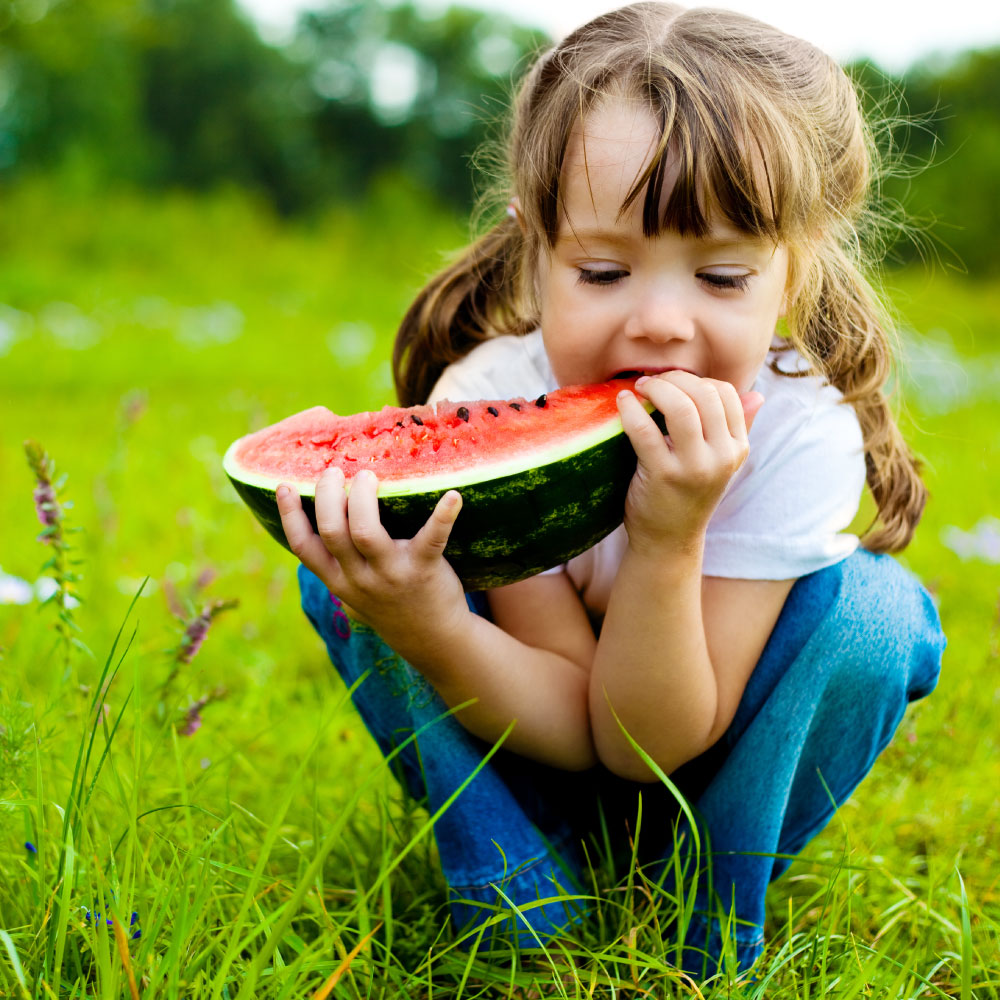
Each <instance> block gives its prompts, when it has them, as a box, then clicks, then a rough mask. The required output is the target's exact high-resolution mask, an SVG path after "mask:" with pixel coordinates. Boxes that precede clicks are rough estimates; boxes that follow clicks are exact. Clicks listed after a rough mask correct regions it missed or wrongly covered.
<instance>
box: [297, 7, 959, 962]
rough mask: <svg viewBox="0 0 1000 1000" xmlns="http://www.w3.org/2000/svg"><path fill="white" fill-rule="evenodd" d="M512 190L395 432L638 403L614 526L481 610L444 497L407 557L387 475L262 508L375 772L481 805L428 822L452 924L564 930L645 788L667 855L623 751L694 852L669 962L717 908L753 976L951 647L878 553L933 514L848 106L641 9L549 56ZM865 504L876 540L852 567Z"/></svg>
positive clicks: (765, 38)
mask: <svg viewBox="0 0 1000 1000" xmlns="http://www.w3.org/2000/svg"><path fill="white" fill-rule="evenodd" d="M508 168H509V176H508V177H507V178H506V180H505V184H506V188H505V191H504V194H505V196H506V197H507V198H509V207H508V212H507V215H506V216H505V217H504V218H502V219H501V221H500V222H499V223H498V224H497V225H496V227H495V228H494V229H493V230H492V231H491V232H489V233H487V234H486V235H485V236H484V237H483V238H482V239H480V240H479V241H478V242H477V243H475V244H473V245H472V246H471V247H470V248H469V249H468V250H467V251H466V252H465V253H464V255H463V256H462V257H461V258H460V259H459V260H458V261H457V263H455V264H454V265H453V266H452V267H450V268H449V269H447V270H446V271H445V272H443V273H442V274H440V275H439V276H438V277H436V278H435V279H434V280H433V281H432V282H431V283H430V285H429V286H428V287H427V288H426V289H425V290H424V291H423V292H422V293H421V295H420V296H419V297H418V299H417V300H416V302H415V303H414V305H413V306H412V308H411V309H410V311H409V313H408V315H407V316H406V317H405V319H404V321H403V324H402V326H401V328H400V331H399V335H398V340H397V347H396V352H395V369H396V381H397V388H398V392H399V396H400V401H401V403H402V404H404V405H411V404H414V403H417V402H423V401H425V400H426V399H428V398H429V399H440V398H450V399H452V400H462V399H480V398H504V397H510V396H527V397H529V398H530V397H532V396H537V395H538V394H540V393H543V392H547V391H550V390H552V389H554V388H556V387H557V386H561V385H570V384H578V383H589V382H599V381H604V380H606V379H609V378H612V377H614V376H615V375H618V374H620V373H623V372H641V373H643V375H644V377H643V378H641V379H640V380H639V381H638V382H637V383H636V387H635V392H634V393H633V392H631V391H628V390H624V391H622V392H621V393H620V395H619V400H618V403H619V409H620V413H621V418H622V422H623V424H624V427H625V431H626V433H627V434H628V437H629V439H630V440H631V442H632V444H633V446H634V448H635V451H636V454H637V456H638V464H637V469H636V472H635V475H634V477H633V478H632V481H631V484H630V486H629V492H628V499H627V502H626V508H625V523H624V525H623V527H622V528H621V529H619V530H618V531H617V532H615V533H614V534H612V535H611V536H609V537H608V538H607V539H605V540H604V541H603V542H601V543H600V544H599V545H597V546H596V547H595V548H593V549H591V550H590V551H588V552H586V553H584V554H583V555H581V556H579V557H578V558H576V559H573V560H571V561H570V562H569V563H568V564H567V565H565V566H560V567H553V569H552V570H551V571H549V572H546V573H542V574H540V575H539V576H536V577H533V578H531V579H528V580H525V581H523V582H521V583H517V584H513V585H511V586H508V587H503V588H500V589H497V590H494V591H491V592H489V593H487V594H486V595H465V594H464V593H463V591H462V587H461V584H460V583H459V581H458V578H457V577H456V576H455V574H454V572H453V571H452V570H451V568H450V566H449V564H448V562H447V561H446V560H445V559H444V558H443V557H442V552H443V550H444V547H445V544H446V543H447V540H448V535H449V531H450V529H451V526H452V524H454V522H455V519H456V518H458V517H460V516H461V497H460V496H459V494H458V493H455V492H451V493H448V494H446V495H445V496H444V497H443V498H442V499H441V501H440V503H439V504H438V506H437V508H436V510H435V511H434V513H433V515H432V516H431V518H430V519H429V520H428V522H427V523H426V525H425V526H424V527H423V528H422V529H421V531H420V532H419V533H418V534H417V535H416V536H415V537H414V538H413V539H399V540H393V539H391V538H390V537H389V536H388V535H387V534H386V532H385V531H384V529H383V528H382V526H381V525H380V523H379V516H378V507H377V502H376V491H377V487H378V484H377V482H376V480H375V477H374V476H373V475H371V474H370V473H369V474H361V475H358V476H357V477H356V478H355V479H354V481H353V484H352V487H351V490H350V493H349V495H347V494H346V492H345V489H344V482H343V478H342V474H341V473H340V472H339V471H338V470H335V469H333V470H330V471H329V472H327V473H326V474H325V475H324V476H323V478H322V479H321V480H320V482H319V484H318V486H317V490H316V510H317V519H318V524H319V532H318V534H317V533H314V532H313V530H312V528H311V527H310V524H309V522H308V520H307V519H306V517H305V515H304V514H303V512H302V508H301V505H300V503H299V502H298V498H297V495H296V494H295V493H294V492H292V491H289V490H279V505H280V509H281V512H282V520H283V524H284V528H285V532H286V534H287V537H288V540H289V543H290V544H291V547H292V549H293V551H294V552H295V553H296V555H297V556H298V557H299V558H300V559H301V561H302V563H303V566H302V567H301V568H300V581H301V586H302V594H303V605H304V608H305V611H306V613H307V615H308V616H309V618H310V619H311V621H312V622H313V624H314V625H315V627H316V628H317V629H318V631H319V633H320V635H321V636H322V637H323V638H324V640H325V641H326V642H327V644H328V646H329V650H330V654H331V656H332V658H333V661H334V663H335V664H336V666H337V668H338V669H339V670H340V672H341V674H342V675H343V677H344V679H345V681H346V682H347V683H348V684H354V683H356V682H357V681H358V679H359V678H361V677H362V676H363V675H365V674H366V673H367V676H365V677H364V680H363V681H362V683H361V684H360V685H359V686H358V688H357V690H356V692H355V702H356V704H357V707H358V709H359V710H360V712H361V714H362V716H363V717H364V719H365V721H366V723H367V725H368V726H369V728H370V729H371V731H372V733H373V734H374V736H375V737H376V739H377V740H378V741H379V744H380V746H381V748H382V750H383V752H385V753H386V754H390V753H392V752H393V748H398V747H399V746H400V744H404V743H405V745H404V746H403V747H402V750H401V751H400V752H399V753H397V754H396V755H395V756H394V760H398V762H399V766H400V768H401V770H402V774H401V777H402V779H403V781H404V782H405V783H406V785H407V786H408V787H409V789H410V790H411V791H412V792H413V793H414V794H415V795H418V796H423V795H426V796H427V798H428V804H429V808H430V809H431V811H432V812H436V811H437V810H438V809H439V808H441V807H442V806H444V805H445V804H446V803H448V800H449V798H450V797H451V796H453V795H454V793H455V792H456V790H458V789H459V788H460V787H461V786H462V784H463V782H466V781H468V779H469V778H470V776H472V775H474V778H473V780H471V782H469V783H468V785H467V787H465V788H464V789H462V790H461V792H460V794H459V795H458V796H457V798H456V799H455V800H454V801H453V802H451V803H450V805H448V807H447V808H446V809H445V810H444V812H443V813H442V815H441V816H440V818H439V819H438V820H437V824H436V827H435V829H436V836H437V840H438V845H439V849H440V855H441V860H442V865H443V867H444V873H445V875H446V877H447V880H448V883H449V886H450V888H451V890H452V893H453V897H454V898H453V915H454V917H455V918H456V920H457V921H458V922H459V923H460V924H463V923H466V922H469V921H470V920H471V921H476V920H482V919H485V917H487V916H488V915H489V913H490V910H489V909H487V908H484V907H483V905H482V904H483V903H495V902H497V901H498V899H499V900H500V901H501V902H503V901H504V900H506V903H509V904H513V905H514V906H516V907H517V908H519V909H520V910H521V914H520V916H519V917H518V918H517V919H518V921H519V923H520V926H521V927H522V928H523V927H524V926H525V925H527V924H530V925H531V927H532V929H533V932H535V933H539V934H551V933H555V932H556V931H557V930H558V929H559V927H560V925H561V924H562V923H563V922H565V921H566V920H567V919H570V917H571V914H569V913H568V912H567V909H566V908H565V907H564V905H563V904H562V903H560V902H553V901H552V897H554V896H556V895H557V893H556V890H555V886H554V883H555V882H556V881H558V882H559V883H560V884H566V885H569V886H573V885H574V884H577V885H578V884H579V882H578V881H577V880H578V877H579V874H580V868H581V863H582V855H581V843H582V842H584V841H585V840H586V838H587V837H588V835H589V834H590V833H591V832H592V831H593V830H594V829H595V828H596V825H597V824H598V823H599V822H601V821H603V822H605V823H606V824H607V826H608V828H609V833H610V836H611V837H612V838H613V839H614V838H619V839H624V838H625V837H627V835H628V828H627V825H626V824H627V823H631V824H633V828H634V822H635V816H636V799H637V796H638V794H639V793H640V792H641V793H642V795H643V821H642V837H641V847H642V849H643V852H644V856H645V857H647V858H649V859H654V860H655V858H656V857H657V856H658V855H659V856H665V855H666V854H668V853H669V851H670V847H671V844H672V842H673V835H674V825H673V824H674V814H673V812H672V810H671V801H672V800H671V794H670V793H669V791H668V790H667V789H666V788H665V786H664V784H663V783H662V782H659V781H658V778H657V775H656V774H655V773H654V771H653V770H652V769H651V768H650V767H649V765H648V764H647V762H646V760H645V759H644V757H643V756H642V755H640V754H638V753H637V752H636V750H635V749H634V747H633V744H632V741H633V740H634V741H635V743H636V744H638V745H639V746H640V747H641V748H642V749H643V750H644V751H645V753H646V754H647V755H648V757H649V759H651V760H652V761H653V762H654V763H655V764H656V766H657V767H658V769H660V770H662V772H663V773H665V774H667V775H670V776H671V779H672V781H673V782H674V783H675V784H676V785H677V786H678V787H679V788H680V789H681V791H682V792H683V793H684V795H685V797H686V798H687V800H688V801H689V802H690V803H691V804H692V806H693V808H694V810H695V812H696V814H697V817H698V822H699V823H700V824H701V825H702V829H703V831H704V832H705V833H707V835H708V837H709V838H710V843H711V851H712V858H711V860H712V886H713V893H712V895H710V894H709V893H708V891H707V889H706V888H705V887H700V888H699V891H698V911H697V912H696V914H695V918H694V921H693V923H692V925H691V926H690V927H688V929H687V942H686V946H687V950H686V951H684V952H683V955H682V962H683V963H684V964H686V965H688V966H689V967H691V968H695V969H698V970H699V971H700V970H702V969H703V968H705V966H703V964H702V961H701V959H702V957H703V956H708V958H709V959H711V960H712V962H714V961H716V960H717V959H718V957H719V955H720V951H721V948H722V932H721V926H720V921H719V915H720V913H721V914H722V915H723V916H724V915H725V914H726V913H728V912H729V911H730V910H731V909H732V910H734V911H735V917H736V926H735V928H734V930H732V932H731V933H732V936H733V937H734V938H735V945H736V951H737V956H738V960H739V961H740V963H741V964H742V966H744V967H746V966H749V965H750V964H752V963H753V961H754V960H755V959H756V958H757V956H758V955H759V954H760V952H761V949H762V946H763V923H764V894H765V889H766V886H767V884H768V882H769V881H770V880H772V879H773V878H775V877H777V875H779V874H780V873H781V872H782V871H784V869H785V868H786V867H787V864H788V860H787V856H790V855H795V854H796V853H798V852H799V851H800V850H801V849H802V847H803V845H804V844H805V843H806V842H807V841H808V840H809V839H810V838H811V837H812V836H813V835H814V834H815V833H817V832H818V831H819V830H820V829H821V828H822V827H823V826H824V824H825V823H826V822H827V820H828V819H829V818H830V816H831V815H832V813H833V811H834V809H835V807H836V805H837V804H839V803H841V802H843V801H844V799H846V798H847V796H849V795H850V793H851V792H852V790H853V789H854V788H855V787H856V786H857V784H858V782H859V781H860V780H861V779H862V777H863V776H864V775H865V774H866V773H867V772H868V770H869V769H870V767H871V766H872V763H873V762H874V760H875V757H876V756H877V755H878V753H879V752H880V751H881V750H882V748H884V747H885V745H886V744H887V743H888V741H889V739H890V738H891V736H892V734H893V732H894V730H895V729H896V726H897V724H898V723H899V721H900V718H901V717H902V714H903V710H904V708H905V706H906V704H907V702H908V701H911V700H913V699H915V698H919V697H922V696H924V695H926V694H927V693H928V692H930V691H931V689H932V688H933V687H934V684H935V681H936V678H937V674H938V669H939V663H940V655H941V651H942V648H943V645H944V640H943V637H942V635H941V632H940V627H939V623H938V619H937V615H936V613H935V611H934V609H933V607H932V605H931V603H930V600H929V599H928V596H927V595H926V593H925V592H924V591H923V590H922V589H921V588H920V586H919V585H918V584H917V583H916V582H915V581H913V580H912V579H911V578H910V577H909V576H908V575H906V574H905V573H904V572H903V571H902V570H901V569H900V568H899V566H898V565H897V564H896V563H895V562H894V561H893V560H892V559H891V558H890V557H888V556H886V555H879V554H877V553H887V552H894V551H898V550H900V549H902V548H903V547H904V546H905V545H906V544H907V543H908V542H909V540H910V538H911V536H912V534H913V531H914V528H915V527H916V524H917V521H918V518H919V516H920V513H921V509H922V507H923V504H924V489H923V486H922V484H921V482H920V478H919V475H918V470H917V465H916V462H915V460H914V458H913V456H912V454H911V453H910V451H909V450H908V449H907V447H906V445H905V444H904V442H903V441H902V439H901V437H900V434H899V431H898V430H897V428H896V425H895V423H894V421H893V417H892V414H891V412H890V410H889V407H888V405H887V402H886V399H885V397H884V395H883V391H882V387H883V384H884V382H885V379H886V376H887V368H888V364H889V360H890V355H889V332H888V329H887V324H886V322H885V320H884V318H883V314H882V311H881V309H880V308H879V305H878V302H877V300H876V298H875V296H874V294H873V291H872V289H871V288H870V286H869V284H868V283H867V281H866V279H865V278H864V277H863V275H862V272H861V269H860V266H861V261H860V260H859V259H858V257H859V255H858V226H859V222H860V221H861V219H862V213H863V212H864V211H866V207H867V203H866V198H867V195H868V192H869V188H870V186H871V181H872V169H873V168H872V157H871V148H870V142H869V134H868V132H867V130H866V128H865V125H864V123H863V121H862V118H861V116H860V114H859V110H858V97H857V95H856V94H855V92H854V89H853V88H852V85H851V83H850V81H849V80H848V78H847V77H846V76H845V74H844V73H843V72H842V71H841V70H840V69H838V67H837V66H836V65H835V64H834V63H833V62H832V61H831V60H830V59H829V58H828V57H827V56H825V55H824V54H823V53H822V52H820V51H818V50H817V49H816V48H814V47H813V46H812V45H809V44H807V43H805V42H803V41H800V40H798V39H795V38H791V37H789V36H787V35H785V34H783V33H781V32H779V31H777V30H775V29H773V28H770V27H768V26H766V25H764V24H761V23H758V22H757V21H754V20H751V19H749V18H747V17H744V16H741V15H737V14H733V13H728V12H724V11H715V10H690V11H688V10H685V9H683V8H680V7H677V6H674V5H672V4H660V3H638V4H634V5H632V6H630V7H626V8H623V9H621V10H618V11H615V12H613V13H609V14H607V15H605V16H602V17H599V18H597V19H595V20H594V21H592V22H590V23H589V24H586V25H584V26H583V27H581V28H580V29H578V30H577V31H575V32H574V33H573V34H571V35H569V36H568V37H567V38H566V39H565V40H564V41H563V42H562V43H561V44H559V45H558V46H557V47H556V48H554V49H552V50H551V51H549V52H547V53H546V54H544V55H543V56H542V57H541V58H540V59H539V60H538V61H537V63H536V64H535V65H534V67H533V68H532V70H531V71H530V72H529V73H528V75H527V76H526V78H525V79H524V81H523V83H522V85H521V87H520V89H519V92H518V94H517V97H516V101H515V106H514V118H513V123H512V129H511V133H510V144H509V158H508ZM781 321H783V323H782V322H781ZM644 402H645V403H647V404H651V405H652V407H655V408H656V409H657V410H659V411H660V412H661V413H662V414H663V415H664V418H665V422H666V427H667V429H668V433H667V434H666V436H664V435H663V434H662V433H661V432H660V431H659V430H658V429H657V427H656V424H655V423H654V422H653V420H652V418H651V417H650V416H649V414H648V413H647V410H646V407H645V406H644V405H643V403H644ZM866 480H867V483H868V486H869V488H870V490H871V494H872V496H873V498H874V501H875V503H876V505H877V507H878V515H879V523H878V527H877V528H876V529H875V530H873V531H871V532H870V533H869V534H868V535H867V536H866V538H865V546H864V548H859V547H858V539H857V538H855V537H854V536H853V535H850V534H847V533H846V531H845V529H846V528H847V527H848V525H849V524H850V522H851V521H852V519H853V517H854V515H855V513H856V511H857V508H858V502H859V499H860V496H861V491H862V488H863V486H864V483H865V481H866ZM333 595H336V596H333ZM449 709H453V710H454V711H453V712H451V713H450V714H449ZM414 733H416V738H415V739H410V741H409V742H408V743H407V742H406V740H407V738H408V737H411V735H412V734H414ZM498 741H502V749H501V750H499V751H495V750H494V749H493V748H494V744H496V743H497V742H498ZM601 816H603V820H601V819H599V817H601ZM498 890H499V892H500V893H502V897H500V896H498ZM546 898H548V900H549V901H548V902H543V901H544V900H546ZM532 901H535V905H534V906H532V905H530V904H531V902H532ZM477 904H478V906H477ZM719 906H721V910H720V909H719V908H718V907H719ZM531 939H532V938H528V940H531ZM679 954H680V953H679ZM707 968H708V971H711V969H712V966H711V963H710V964H709V965H708V966H707Z"/></svg>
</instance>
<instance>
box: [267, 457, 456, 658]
mask: <svg viewBox="0 0 1000 1000" xmlns="http://www.w3.org/2000/svg"><path fill="white" fill-rule="evenodd" d="M377 490H378V481H377V479H376V477H375V475H374V473H372V472H367V471H365V472H360V473H358V474H357V475H356V476H355V477H354V479H353V481H352V484H351V490H350V493H349V494H347V493H346V492H345V490H344V474H343V472H341V471H340V469H337V468H331V469H328V470H327V471H326V472H325V473H324V474H323V475H322V477H321V478H320V480H319V482H318V483H317V484H316V524H317V526H318V529H319V530H318V533H317V532H314V531H313V528H312V525H311V524H310V522H309V518H308V517H306V514H305V512H304V511H303V509H302V501H301V499H300V497H299V495H298V493H297V492H296V491H295V490H293V489H291V488H289V487H283V486H279V487H278V490H277V499H278V510H279V512H280V513H281V524H282V527H283V528H284V530H285V537H286V538H287V539H288V544H289V546H290V547H291V550H292V552H294V553H295V555H296V556H298V558H299V559H301V560H302V563H303V564H304V565H305V566H306V567H307V568H308V569H310V570H312V571H313V572H314V573H315V574H316V575H317V576H318V577H319V578H320V579H321V580H322V581H323V583H325V584H326V586H327V587H328V588H329V589H330V590H331V591H332V592H333V593H334V594H336V595H337V596H338V597H339V598H340V599H341V600H343V601H344V602H345V603H346V604H348V605H350V607H351V609H352V610H353V611H354V613H355V614H356V616H357V617H358V618H360V619H361V620H362V621H364V622H367V623H368V624H369V625H371V626H372V628H374V629H375V630H376V631H377V632H378V633H379V635H381V636H382V638H383V639H384V640H385V641H386V642H388V643H389V645H390V646H392V647H393V648H394V649H396V650H397V652H402V649H401V646H402V647H404V648H409V647H411V646H412V645H413V643H414V642H416V643H418V644H419V642H420V636H421V635H426V634H430V633H432V632H435V631H437V632H438V633H439V634H441V633H442V632H443V631H446V630H447V629H448V627H449V623H450V622H452V621H453V620H454V622H455V624H457V622H458V618H460V617H461V616H463V615H464V614H467V612H468V607H467V605H466V602H465V596H464V591H463V589H462V584H461V582H460V581H459V579H458V577H457V576H456V575H455V571H454V570H453V569H452V568H451V566H450V565H449V564H448V562H447V561H446V560H445V559H444V556H443V553H444V549H445V546H446V545H447V544H448V538H449V536H450V534H451V529H452V525H453V524H454V523H455V519H456V518H457V517H458V513H459V511H460V510H461V508H462V497H461V495H460V494H459V493H457V492H456V491H454V490H451V491H449V492H448V493H446V494H445V495H444V496H443V497H442V498H441V499H440V500H439V501H438V503H437V506H436V507H435V508H434V511H433V512H432V513H431V516H430V517H429V518H428V520H427V523H426V524H425V525H424V526H423V527H422V528H421V529H420V531H418V532H417V534H416V535H415V536H414V537H413V538H412V539H402V540H394V539H392V538H390V537H389V535H388V533H387V532H386V530H385V528H384V527H383V526H382V522H381V521H380V519H379V513H378V500H377V499H376V491H377ZM403 655H405V654H403Z"/></svg>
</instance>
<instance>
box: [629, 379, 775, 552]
mask: <svg viewBox="0 0 1000 1000" xmlns="http://www.w3.org/2000/svg"><path fill="white" fill-rule="evenodd" d="M637 397H644V398H645V399H647V400H649V402H651V403H652V404H653V406H655V407H656V408H657V409H658V410H659V411H660V412H661V413H662V414H663V416H664V419H665V421H666V425H667V434H666V435H665V436H664V435H663V434H662V433H661V431H660V429H659V428H658V427H657V426H656V424H655V423H654V422H653V419H652V417H651V416H650V415H649V413H647V412H646V409H645V408H644V407H643V406H642V405H641V403H640V402H639V399H638V398H637ZM763 402H764V397H763V396H761V394H760V393H759V392H750V393H743V394H740V393H738V392H737V390H736V389H735V387H734V386H732V385H731V384H730V383H729V382H724V381H721V380H718V379H711V378H700V377H698V376H697V375H693V374H691V373H689V372H685V371H670V372H665V373H663V374H661V375H657V376H653V377H651V378H643V379H640V380H639V381H638V382H637V383H636V387H635V393H634V394H633V393H632V392H629V391H627V390H626V391H623V392H622V393H620V394H619V411H620V413H621V417H622V423H623V426H624V429H625V433H626V434H627V435H628V437H629V440H630V441H631V442H632V446H633V447H634V448H635V451H636V455H637V456H638V463H637V466H636V473H635V475H634V476H633V477H632V482H631V484H630V485H629V492H628V496H627V498H626V501H625V526H626V529H627V531H628V534H629V540H630V541H631V542H632V543H633V544H634V545H638V547H640V548H647V549H648V548H650V547H657V546H659V545H661V544H667V545H674V546H676V547H679V548H682V549H685V550H687V549H689V548H690V546H691V545H692V544H693V543H694V544H697V543H698V542H699V541H700V539H701V538H702V537H703V536H704V532H705V529H706V528H707V526H708V522H709V520H710V518H711V516H712V513H713V512H714V511H715V508H716V506H717V505H718V502H719V500H720V499H721V498H722V494H723V493H724V492H725V489H726V486H727V485H728V484H729V481H730V480H731V479H732V477H733V476H734V475H735V474H736V471H737V470H738V469H739V467H740V466H741V465H742V464H743V462H744V460H745V459H746V456H747V453H748V451H749V447H750V446H749V440H748V436H747V435H748V431H749V429H750V425H751V424H752V423H753V420H754V418H755V417H756V415H757V412H758V411H759V410H760V407H761V406H762V405H763Z"/></svg>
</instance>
